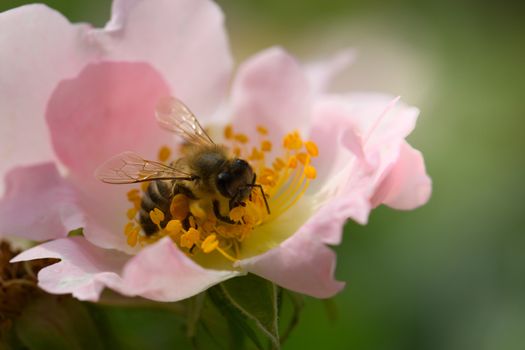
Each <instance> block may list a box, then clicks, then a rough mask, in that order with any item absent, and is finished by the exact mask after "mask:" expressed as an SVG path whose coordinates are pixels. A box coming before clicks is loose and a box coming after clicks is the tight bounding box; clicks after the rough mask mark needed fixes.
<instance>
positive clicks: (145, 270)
mask: <svg viewBox="0 0 525 350" xmlns="http://www.w3.org/2000/svg"><path fill="white" fill-rule="evenodd" d="M238 275H239V272H237V271H222V270H211V269H205V268H203V267H201V266H199V265H197V264H196V263H195V262H194V261H193V260H191V259H190V258H188V257H187V256H186V255H185V254H184V253H183V252H182V251H180V250H179V248H178V247H177V246H176V245H175V244H174V243H173V242H172V241H171V239H169V238H164V239H162V240H161V241H159V242H157V243H155V244H154V245H151V246H148V247H145V248H144V249H142V250H141V251H140V253H138V254H137V255H135V256H134V257H133V258H132V259H131V260H130V261H129V262H128V263H127V265H126V267H125V268H124V273H123V279H124V283H125V288H124V289H123V290H122V291H121V292H123V293H125V294H129V295H142V296H144V297H146V298H148V299H153V300H158V301H177V300H182V299H185V298H188V297H191V296H193V295H195V294H198V293H200V292H202V291H204V290H206V289H208V288H209V287H211V286H213V285H215V284H217V283H220V282H222V281H224V280H226V279H229V278H232V277H235V276H238Z"/></svg>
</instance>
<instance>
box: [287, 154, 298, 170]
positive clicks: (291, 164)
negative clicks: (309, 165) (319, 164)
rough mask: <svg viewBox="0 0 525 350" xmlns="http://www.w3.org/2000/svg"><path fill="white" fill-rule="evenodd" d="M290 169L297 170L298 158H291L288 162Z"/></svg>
mask: <svg viewBox="0 0 525 350" xmlns="http://www.w3.org/2000/svg"><path fill="white" fill-rule="evenodd" d="M288 167H289V168H292V169H295V168H297V157H295V156H292V157H290V159H289V160H288Z"/></svg>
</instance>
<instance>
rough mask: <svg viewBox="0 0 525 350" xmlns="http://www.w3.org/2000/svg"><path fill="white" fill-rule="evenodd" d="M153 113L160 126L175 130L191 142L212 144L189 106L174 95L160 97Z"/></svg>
mask: <svg viewBox="0 0 525 350" xmlns="http://www.w3.org/2000/svg"><path fill="white" fill-rule="evenodd" d="M155 115H156V117H157V121H158V123H159V124H160V126H162V127H163V128H165V129H167V130H170V131H173V132H175V133H176V134H178V135H179V136H181V137H182V138H183V139H184V140H185V141H187V142H189V143H191V144H194V145H213V144H214V142H213V141H212V139H211V138H210V137H209V136H208V134H206V131H204V129H203V128H202V126H201V125H200V124H199V121H198V120H197V118H196V117H195V116H194V115H193V113H192V112H191V111H190V110H189V108H188V107H187V106H186V105H185V104H184V103H182V101H180V100H178V99H176V98H175V97H165V98H163V99H161V100H160V101H159V103H158V104H157V108H156V110H155Z"/></svg>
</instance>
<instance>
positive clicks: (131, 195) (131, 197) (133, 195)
mask: <svg viewBox="0 0 525 350" xmlns="http://www.w3.org/2000/svg"><path fill="white" fill-rule="evenodd" d="M127 196H128V201H130V202H135V201H136V200H137V199H138V200H140V191H139V190H138V189H136V188H134V189H132V190H131V191H129V192H128V193H127Z"/></svg>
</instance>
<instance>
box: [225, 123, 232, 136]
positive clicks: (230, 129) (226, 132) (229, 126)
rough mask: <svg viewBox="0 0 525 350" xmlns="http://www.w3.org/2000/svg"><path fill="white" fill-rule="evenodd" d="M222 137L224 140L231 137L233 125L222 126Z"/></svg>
mask: <svg viewBox="0 0 525 350" xmlns="http://www.w3.org/2000/svg"><path fill="white" fill-rule="evenodd" d="M224 138H225V139H226V140H231V139H232V138H233V127H232V126H231V125H227V126H226V127H225V128H224Z"/></svg>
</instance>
